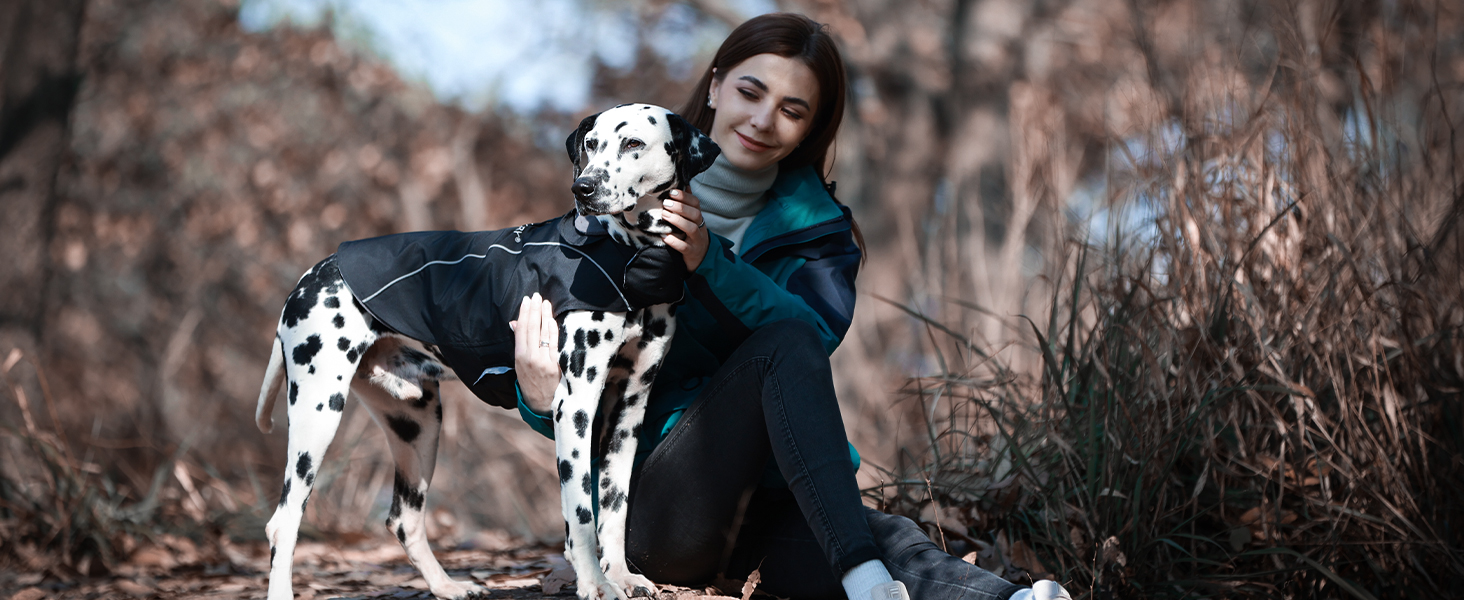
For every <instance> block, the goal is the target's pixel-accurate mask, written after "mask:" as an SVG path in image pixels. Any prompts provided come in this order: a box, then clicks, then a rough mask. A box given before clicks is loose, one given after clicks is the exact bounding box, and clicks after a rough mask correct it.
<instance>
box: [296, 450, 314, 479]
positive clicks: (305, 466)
mask: <svg viewBox="0 0 1464 600" xmlns="http://www.w3.org/2000/svg"><path fill="white" fill-rule="evenodd" d="M312 462H313V461H311V460H310V453H309V452H301V453H300V459H299V460H297V461H295V474H296V475H299V476H300V479H304V478H305V476H306V475H309V474H310V464H311V463H312Z"/></svg>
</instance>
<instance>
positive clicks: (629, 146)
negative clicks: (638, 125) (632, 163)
mask: <svg viewBox="0 0 1464 600" xmlns="http://www.w3.org/2000/svg"><path fill="white" fill-rule="evenodd" d="M644 145H645V143H643V142H641V141H640V140H637V139H629V140H625V145H624V146H622V148H624V149H626V150H635V149H636V148H640V147H641V146H644Z"/></svg>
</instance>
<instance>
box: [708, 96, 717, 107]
mask: <svg viewBox="0 0 1464 600" xmlns="http://www.w3.org/2000/svg"><path fill="white" fill-rule="evenodd" d="M707 108H710V109H712V110H716V107H714V106H712V97H711V95H708V96H707Z"/></svg>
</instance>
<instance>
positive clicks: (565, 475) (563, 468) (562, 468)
mask: <svg viewBox="0 0 1464 600" xmlns="http://www.w3.org/2000/svg"><path fill="white" fill-rule="evenodd" d="M571 477H574V467H573V466H570V464H569V461H567V460H561V461H559V485H561V486H562V485H564V484H566V483H569V478H571Z"/></svg>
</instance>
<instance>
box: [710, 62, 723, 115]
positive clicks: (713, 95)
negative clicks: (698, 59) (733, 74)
mask: <svg viewBox="0 0 1464 600" xmlns="http://www.w3.org/2000/svg"><path fill="white" fill-rule="evenodd" d="M721 79H722V78H720V77H717V68H716V67H712V83H711V85H708V86H707V108H710V109H712V110H717V87H718V86H717V84H718V83H721Z"/></svg>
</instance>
